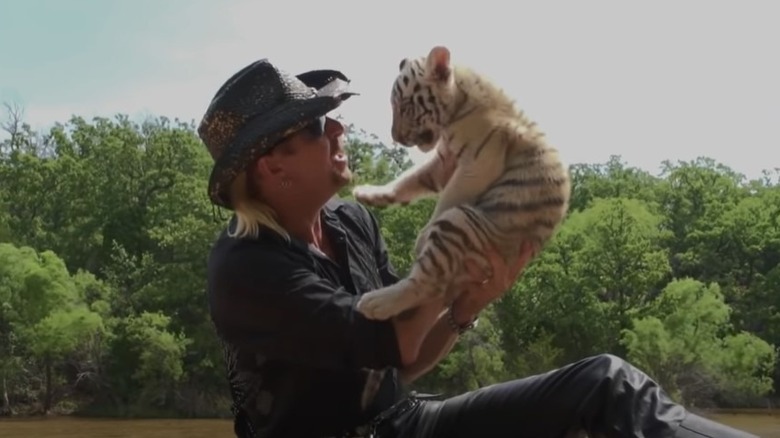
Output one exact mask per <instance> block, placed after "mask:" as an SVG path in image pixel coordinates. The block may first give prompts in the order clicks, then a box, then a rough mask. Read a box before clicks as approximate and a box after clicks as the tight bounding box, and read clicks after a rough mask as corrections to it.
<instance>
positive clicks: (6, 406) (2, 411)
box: [0, 374, 11, 416]
mask: <svg viewBox="0 0 780 438" xmlns="http://www.w3.org/2000/svg"><path fill="white" fill-rule="evenodd" d="M7 415H11V400H10V399H9V398H8V381H7V380H6V378H5V374H3V405H2V406H0V416H7Z"/></svg>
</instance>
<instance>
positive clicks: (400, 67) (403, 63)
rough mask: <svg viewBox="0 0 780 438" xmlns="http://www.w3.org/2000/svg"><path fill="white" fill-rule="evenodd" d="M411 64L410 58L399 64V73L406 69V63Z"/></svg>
mask: <svg viewBox="0 0 780 438" xmlns="http://www.w3.org/2000/svg"><path fill="white" fill-rule="evenodd" d="M407 62H409V58H404V59H402V60H401V62H400V63H399V64H398V71H401V70H403V69H404V67H406V63H407Z"/></svg>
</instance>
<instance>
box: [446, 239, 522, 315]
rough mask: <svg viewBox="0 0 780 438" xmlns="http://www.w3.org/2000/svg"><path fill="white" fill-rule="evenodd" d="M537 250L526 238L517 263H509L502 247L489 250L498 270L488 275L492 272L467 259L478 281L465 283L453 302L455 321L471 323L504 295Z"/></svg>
mask: <svg viewBox="0 0 780 438" xmlns="http://www.w3.org/2000/svg"><path fill="white" fill-rule="evenodd" d="M534 253H535V248H534V245H532V244H531V243H527V242H523V244H522V245H521V247H520V257H519V258H518V260H517V264H515V265H514V266H507V265H506V263H504V260H503V259H502V258H501V256H500V255H499V253H498V251H495V250H493V251H489V252H488V260H489V261H490V264H491V265H492V266H493V274H494V275H493V276H492V277H488V274H487V273H486V272H485V271H483V270H482V269H480V268H479V267H477V265H476V264H475V263H474V262H470V261H467V262H466V269H467V270H468V272H469V274H470V275H471V277H472V278H473V279H474V281H473V282H469V283H467V284H466V285H464V291H463V293H462V294H460V296H459V297H458V298H457V299H456V300H455V302H454V303H453V304H452V306H453V308H452V311H453V316H454V317H455V322H457V323H458V324H466V323H468V322H469V321H471V320H472V319H473V318H474V317H475V316H476V315H477V314H478V313H479V312H480V311H482V309H484V308H485V307H486V306H487V305H488V304H490V303H491V302H493V301H494V300H496V299H497V298H499V297H501V296H502V295H503V294H504V293H505V292H506V291H507V290H508V289H509V288H510V287H511V286H512V284H513V283H514V282H515V279H516V278H517V277H518V276H519V275H520V273H521V272H522V271H523V269H525V266H526V265H527V264H528V262H529V261H531V258H533V256H534Z"/></svg>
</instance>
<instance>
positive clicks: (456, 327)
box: [447, 304, 479, 335]
mask: <svg viewBox="0 0 780 438" xmlns="http://www.w3.org/2000/svg"><path fill="white" fill-rule="evenodd" d="M452 307H453V306H452V304H450V306H449V308H448V309H447V322H448V323H449V325H450V328H451V329H452V331H454V332H455V333H457V334H458V335H462V334H463V333H465V332H467V331H469V330H471V329H473V328H476V327H477V325H478V324H479V317H478V316H475V317H474V319H472V320H471V321H469V322H467V323H466V324H463V325H461V324H458V323H457V322H455V316H453V314H452Z"/></svg>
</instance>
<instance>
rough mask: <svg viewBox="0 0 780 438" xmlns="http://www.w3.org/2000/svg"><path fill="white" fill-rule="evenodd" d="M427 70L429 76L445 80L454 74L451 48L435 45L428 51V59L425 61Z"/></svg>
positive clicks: (436, 79)
mask: <svg viewBox="0 0 780 438" xmlns="http://www.w3.org/2000/svg"><path fill="white" fill-rule="evenodd" d="M425 71H426V73H427V76H428V78H430V79H432V80H435V81H441V82H445V81H448V80H449V79H450V76H451V75H452V66H451V65H450V50H449V49H448V48H446V47H444V46H435V47H434V48H432V49H431V52H430V53H428V59H427V60H426V63H425Z"/></svg>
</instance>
